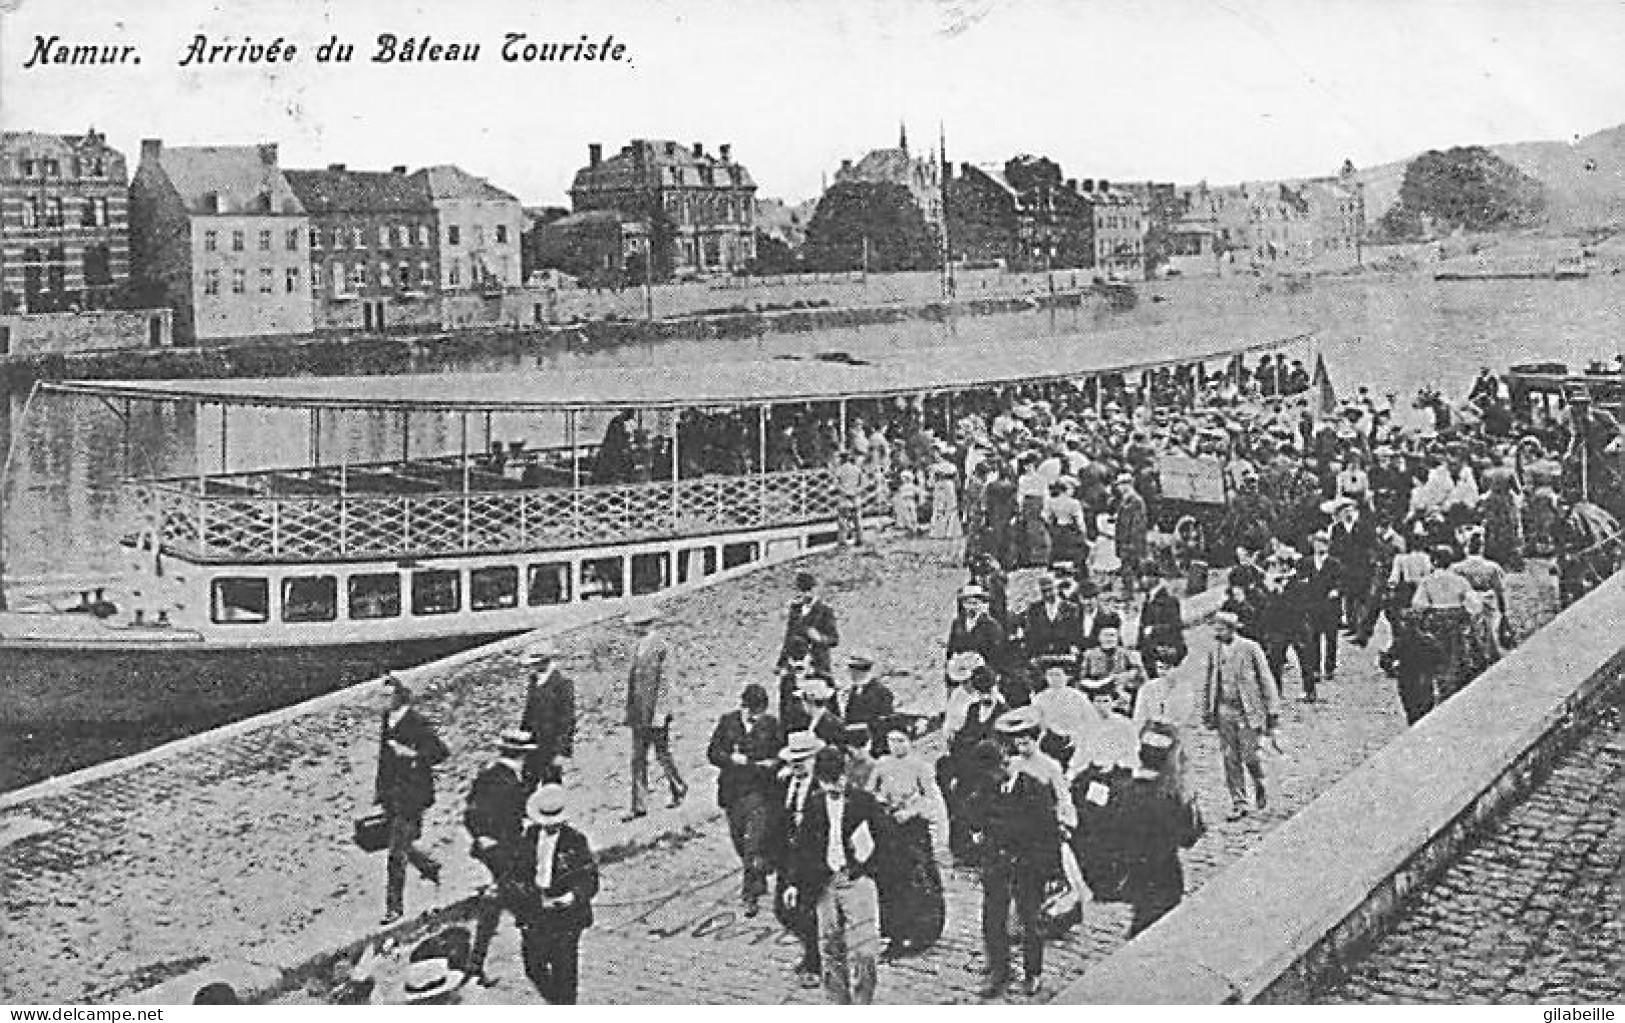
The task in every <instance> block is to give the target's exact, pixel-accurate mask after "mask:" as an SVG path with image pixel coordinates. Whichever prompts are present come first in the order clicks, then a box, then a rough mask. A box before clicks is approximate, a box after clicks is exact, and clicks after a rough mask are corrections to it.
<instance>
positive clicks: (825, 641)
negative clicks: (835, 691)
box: [778, 598, 841, 675]
mask: <svg viewBox="0 0 1625 1023" xmlns="http://www.w3.org/2000/svg"><path fill="white" fill-rule="evenodd" d="M810 632H817V633H818V634H819V637H820V639H819V640H814V639H813V638H812V636H811V635H809V633H810ZM840 642H841V632H840V627H839V623H838V622H837V621H836V618H835V609H834V608H832V607H830V606H829V605H828V604H826V603H824V601H823V599H822V598H815V599H814V600H812V601H811V602H810V603H803V602H802V601H801V600H800V599H799V598H798V599H796V600H793V601H791V602H790V610H789V613H788V615H787V616H786V617H785V621H784V645H783V646H782V647H780V649H779V662H778V666H779V667H780V668H782V667H784V666H785V664H787V663H789V662H790V661H793V660H796V659H797V658H800V657H803V656H805V657H807V658H809V659H810V660H811V661H812V666H813V669H814V670H815V671H818V672H820V673H822V674H825V675H828V674H829V671H830V657H829V652H830V650H832V649H833V648H835V647H836V646H839V645H840Z"/></svg>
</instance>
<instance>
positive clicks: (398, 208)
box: [286, 168, 434, 214]
mask: <svg viewBox="0 0 1625 1023" xmlns="http://www.w3.org/2000/svg"><path fill="white" fill-rule="evenodd" d="M286 174H287V177H288V184H289V185H291V186H292V187H293V191H294V194H296V195H297V196H299V201H300V202H302V203H304V204H305V209H307V210H309V211H310V212H311V213H312V214H324V213H432V212H434V203H433V201H431V200H430V198H429V189H428V185H427V183H426V181H425V180H424V179H423V178H419V177H417V176H416V175H408V174H404V173H402V174H397V173H394V172H393V171H353V170H347V169H346V170H340V169H337V168H329V169H327V170H290V171H287V172H286Z"/></svg>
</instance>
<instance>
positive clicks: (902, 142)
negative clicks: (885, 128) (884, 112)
mask: <svg viewBox="0 0 1625 1023" xmlns="http://www.w3.org/2000/svg"><path fill="white" fill-rule="evenodd" d="M897 148H898V149H901V150H902V151H903V153H904V155H907V153H908V125H906V124H904V123H903V122H902V121H901V120H899V121H898V122H897Z"/></svg>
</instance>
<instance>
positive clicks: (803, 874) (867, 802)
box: [788, 786, 886, 906]
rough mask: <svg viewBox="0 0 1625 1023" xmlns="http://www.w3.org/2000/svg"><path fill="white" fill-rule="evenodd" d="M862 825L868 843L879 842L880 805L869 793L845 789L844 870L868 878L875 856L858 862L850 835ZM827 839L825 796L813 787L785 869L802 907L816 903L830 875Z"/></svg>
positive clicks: (881, 826) (882, 820) (882, 816)
mask: <svg viewBox="0 0 1625 1023" xmlns="http://www.w3.org/2000/svg"><path fill="white" fill-rule="evenodd" d="M865 824H867V825H868V826H869V838H870V840H871V841H873V842H875V843H879V842H880V841H881V836H882V834H883V833H884V832H883V829H884V828H885V826H886V818H885V814H884V812H883V811H882V810H881V809H880V804H879V803H878V802H876V801H875V797H874V796H871V795H870V794H869V793H867V792H864V791H862V790H860V789H854V788H848V789H847V790H846V809H845V811H844V812H843V813H842V814H841V845H842V848H843V849H844V850H845V852H846V862H847V864H848V867H847V869H848V871H849V872H850V873H851V874H852V875H853V876H855V877H869V876H873V873H874V864H875V854H874V853H871V854H870V856H869V858H868V859H867V860H865V861H864V862H862V863H859V862H858V859H857V854H856V852H855V851H854V850H853V848H852V836H853V834H854V833H856V832H857V830H858V828H859V827H861V826H863V825H865ZM829 837H830V835H829V810H828V808H827V806H826V801H825V797H824V793H823V792H822V791H820V790H819V789H818V788H817V786H814V788H813V791H812V794H811V795H809V796H808V797H807V804H806V808H805V812H804V813H803V815H802V820H801V827H799V828H797V829H796V830H795V833H794V835H793V836H792V840H791V843H790V857H789V864H788V867H789V870H790V877H791V879H792V883H793V884H794V885H795V887H796V889H797V891H798V892H800V901H801V904H802V905H806V906H810V905H812V904H813V903H814V902H816V901H818V897H819V896H820V895H821V894H823V891H824V888H825V887H826V886H827V885H828V884H829V881H830V878H831V876H832V875H831V873H830V869H829V862H828V858H827V855H828V850H829Z"/></svg>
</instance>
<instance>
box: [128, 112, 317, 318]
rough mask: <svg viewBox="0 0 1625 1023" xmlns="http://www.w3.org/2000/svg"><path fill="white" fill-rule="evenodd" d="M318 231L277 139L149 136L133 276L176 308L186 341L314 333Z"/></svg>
mask: <svg viewBox="0 0 1625 1023" xmlns="http://www.w3.org/2000/svg"><path fill="white" fill-rule="evenodd" d="M309 233H310V220H309V218H308V217H306V215H305V208H304V206H303V205H302V204H301V202H300V200H299V197H298V196H297V195H296V194H294V192H293V190H292V189H291V188H290V187H289V182H288V179H287V177H286V176H285V175H284V172H283V171H282V169H281V168H280V167H279V166H278V165H277V147H276V143H274V142H268V143H263V144H261V145H257V146H170V147H166V146H165V145H164V144H163V142H162V141H160V140H158V139H146V140H144V141H143V142H142V143H141V163H140V165H139V166H138V167H137V168H136V173H135V178H134V180H133V181H132V182H131V184H130V254H131V262H132V264H133V266H134V268H135V274H134V280H135V282H136V287H137V288H138V289H139V290H140V292H141V293H142V295H143V297H144V298H146V299H147V300H149V301H154V302H159V303H161V304H164V305H168V306H170V307H171V308H173V309H174V310H175V337H176V340H177V341H178V342H180V343H182V344H191V343H195V342H199V341H210V340H215V339H220V338H231V337H248V336H254V335H265V334H308V333H310V332H311V329H312V325H313V324H312V318H311V300H310V292H311V285H310V281H309V279H308V278H309V274H310V258H309V255H308V254H307V251H306V246H307V236H308V235H309Z"/></svg>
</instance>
